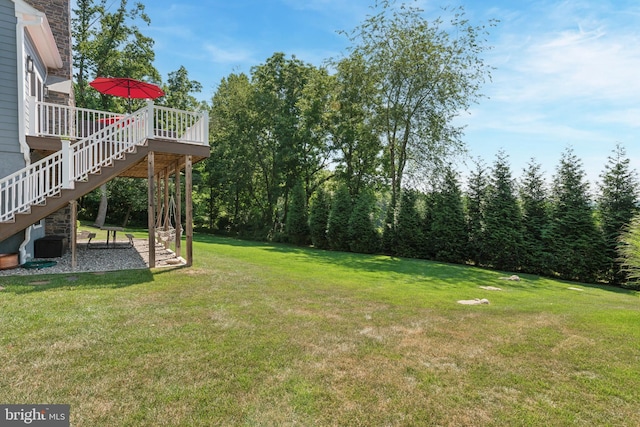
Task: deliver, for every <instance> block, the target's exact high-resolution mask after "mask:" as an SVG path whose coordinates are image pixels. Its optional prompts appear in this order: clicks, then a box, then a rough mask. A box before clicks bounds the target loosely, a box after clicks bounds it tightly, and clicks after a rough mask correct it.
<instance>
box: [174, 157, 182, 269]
mask: <svg viewBox="0 0 640 427" xmlns="http://www.w3.org/2000/svg"><path fill="white" fill-rule="evenodd" d="M175 174H176V175H175V178H174V182H175V185H176V242H175V245H176V256H177V257H180V256H182V254H181V251H182V189H181V188H180V187H181V183H180V162H176V166H175Z"/></svg>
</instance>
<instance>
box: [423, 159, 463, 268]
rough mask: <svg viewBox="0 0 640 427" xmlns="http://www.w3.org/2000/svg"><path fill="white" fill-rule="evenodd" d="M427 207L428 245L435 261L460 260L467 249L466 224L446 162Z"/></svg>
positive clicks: (461, 261) (454, 175) (454, 178)
mask: <svg viewBox="0 0 640 427" xmlns="http://www.w3.org/2000/svg"><path fill="white" fill-rule="evenodd" d="M433 199H434V203H433V208H432V209H431V212H432V213H431V216H432V219H431V232H430V236H431V238H430V239H429V241H430V246H431V247H432V250H433V252H434V258H435V259H436V260H439V261H445V262H455V263H464V262H465V261H466V253H467V240H468V236H467V226H466V222H465V217H464V207H463V204H462V192H461V191H460V187H459V185H458V177H457V175H456V172H455V171H454V170H453V168H451V166H449V167H448V168H447V169H446V170H445V174H444V178H443V180H442V182H441V183H440V185H439V188H438V191H437V192H436V193H435V194H434V196H433Z"/></svg>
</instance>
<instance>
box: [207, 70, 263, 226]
mask: <svg viewBox="0 0 640 427" xmlns="http://www.w3.org/2000/svg"><path fill="white" fill-rule="evenodd" d="M255 116H256V113H255V107H254V89H253V86H252V85H251V82H250V81H249V77H248V76H247V75H246V74H231V75H229V76H228V77H226V78H224V79H222V81H221V82H220V85H219V86H218V90H217V91H216V93H215V94H214V96H213V98H212V102H211V110H210V140H211V156H210V157H209V158H208V159H207V160H206V163H205V179H206V182H207V184H208V185H207V186H208V188H209V197H208V199H209V201H210V206H209V208H210V209H209V211H210V218H211V220H210V221H211V224H210V225H211V226H212V227H213V225H214V224H213V222H216V221H218V220H220V221H221V224H219V227H221V228H226V229H228V231H233V232H239V231H240V229H241V228H243V227H245V226H247V225H248V224H249V223H252V224H256V223H258V222H259V223H262V222H261V218H262V217H263V216H264V211H265V210H266V209H268V208H267V207H266V206H265V204H266V198H267V197H266V193H267V191H268V188H269V186H268V185H267V184H265V179H263V176H262V175H261V174H262V173H264V172H265V170H264V169H260V167H259V166H260V165H261V163H260V162H261V161H266V159H260V157H259V154H258V150H256V148H255V144H256V141H258V135H257V132H258V129H257V126H256V125H255V120H256V119H255ZM260 154H264V153H260ZM216 206H217V208H216ZM214 211H215V212H214ZM258 218H260V221H258Z"/></svg>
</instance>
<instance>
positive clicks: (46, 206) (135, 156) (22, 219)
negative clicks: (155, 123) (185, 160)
mask: <svg viewBox="0 0 640 427" xmlns="http://www.w3.org/2000/svg"><path fill="white" fill-rule="evenodd" d="M148 151H149V150H148V146H146V145H141V146H138V147H136V150H135V151H133V152H131V153H127V154H125V156H124V158H122V159H116V160H114V161H113V163H112V164H111V165H109V166H103V167H102V168H101V169H100V171H99V172H98V173H91V174H89V175H88V176H87V178H86V179H85V180H83V181H76V182H75V185H74V188H73V189H62V190H61V191H60V193H59V194H57V195H56V196H52V197H47V199H46V201H45V203H42V204H37V205H32V206H31V208H30V209H29V211H27V212H22V213H17V214H16V215H15V216H14V219H13V221H9V222H3V223H0V242H1V241H3V240H5V239H7V238H9V237H11V236H13V235H14V234H16V233H18V232H20V231H22V230H24V229H25V228H27V227H29V226H30V225H32V224H35V223H37V222H38V221H40V220H42V219H44V218H46V217H47V216H49V215H51V214H52V213H54V212H56V211H58V210H59V209H61V208H63V207H65V206H66V205H67V204H68V203H69V202H71V201H73V200H76V199H78V198H80V197H82V196H84V195H85V194H88V193H90V192H91V191H93V190H95V189H96V188H98V187H100V186H101V185H102V184H104V183H106V182H108V181H110V180H112V179H113V178H115V177H117V176H118V175H120V174H122V173H123V172H124V171H126V170H127V169H128V168H130V167H131V166H133V165H135V164H137V163H139V162H140V161H142V160H143V159H144V158H145V157H146V156H147V153H148Z"/></svg>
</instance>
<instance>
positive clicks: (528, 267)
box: [520, 159, 549, 274]
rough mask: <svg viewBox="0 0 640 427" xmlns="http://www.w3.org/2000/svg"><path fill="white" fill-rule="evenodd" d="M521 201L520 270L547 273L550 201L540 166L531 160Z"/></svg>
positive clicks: (523, 185) (524, 178)
mask: <svg viewBox="0 0 640 427" xmlns="http://www.w3.org/2000/svg"><path fill="white" fill-rule="evenodd" d="M520 200H521V202H522V242H523V257H522V270H523V271H525V272H527V273H535V274H549V268H548V262H549V260H548V256H547V251H546V242H545V230H546V229H547V228H548V226H549V212H548V209H549V201H548V196H547V190H546V183H545V181H544V177H543V176H542V173H541V171H540V165H539V164H537V163H535V161H534V160H533V159H531V161H530V162H529V164H528V165H527V168H526V169H525V170H524V176H523V180H522V183H521V185H520Z"/></svg>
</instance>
